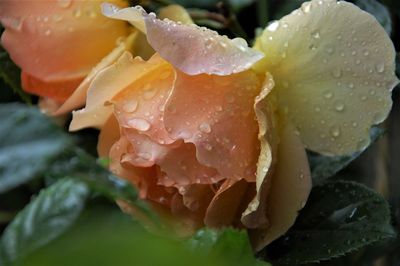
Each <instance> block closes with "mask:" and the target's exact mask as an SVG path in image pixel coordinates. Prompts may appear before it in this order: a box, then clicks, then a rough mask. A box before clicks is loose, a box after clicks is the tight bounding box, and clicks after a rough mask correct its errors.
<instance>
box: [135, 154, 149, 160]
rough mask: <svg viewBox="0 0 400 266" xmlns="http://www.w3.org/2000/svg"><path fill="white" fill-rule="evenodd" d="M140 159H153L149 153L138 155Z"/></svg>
mask: <svg viewBox="0 0 400 266" xmlns="http://www.w3.org/2000/svg"><path fill="white" fill-rule="evenodd" d="M137 155H138V156H139V157H140V158H142V159H145V160H150V159H151V154H150V153H148V152H139V153H138V154H137Z"/></svg>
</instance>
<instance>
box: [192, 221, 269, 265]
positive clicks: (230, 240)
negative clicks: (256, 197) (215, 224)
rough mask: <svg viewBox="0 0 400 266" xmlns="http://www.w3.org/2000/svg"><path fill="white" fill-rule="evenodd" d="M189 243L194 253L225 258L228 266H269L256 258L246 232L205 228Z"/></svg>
mask: <svg viewBox="0 0 400 266" xmlns="http://www.w3.org/2000/svg"><path fill="white" fill-rule="evenodd" d="M188 243H189V246H190V247H191V249H192V250H193V251H195V252H198V253H204V254H205V255H207V256H209V257H215V258H224V260H225V262H227V263H228V265H259V266H262V265H265V266H267V265H269V264H268V263H267V262H263V261H259V260H256V259H255V258H254V255H253V251H252V249H251V246H250V242H249V239H248V236H247V233H246V231H238V230H235V229H232V228H226V229H223V230H215V229H210V228H204V229H201V230H199V231H198V232H197V233H196V234H195V235H194V236H193V237H192V238H191V239H189V241H188Z"/></svg>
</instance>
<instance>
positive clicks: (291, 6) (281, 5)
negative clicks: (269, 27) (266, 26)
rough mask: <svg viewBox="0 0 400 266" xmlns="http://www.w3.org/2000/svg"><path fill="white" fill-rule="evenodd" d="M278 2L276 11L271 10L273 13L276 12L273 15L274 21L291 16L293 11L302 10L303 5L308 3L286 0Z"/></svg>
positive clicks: (304, 0) (298, 0)
mask: <svg viewBox="0 0 400 266" xmlns="http://www.w3.org/2000/svg"><path fill="white" fill-rule="evenodd" d="M276 2H277V6H276V7H275V8H274V9H272V8H271V11H274V12H273V13H272V14H271V17H272V19H273V20H277V19H281V18H282V17H284V16H286V15H289V14H290V13H291V12H292V11H293V10H295V9H297V8H300V6H301V4H302V3H304V2H307V0H284V1H276Z"/></svg>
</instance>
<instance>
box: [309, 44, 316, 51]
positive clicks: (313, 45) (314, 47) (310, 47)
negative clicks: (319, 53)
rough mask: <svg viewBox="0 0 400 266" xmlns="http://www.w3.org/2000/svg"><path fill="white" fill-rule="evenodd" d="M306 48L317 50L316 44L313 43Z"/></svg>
mask: <svg viewBox="0 0 400 266" xmlns="http://www.w3.org/2000/svg"><path fill="white" fill-rule="evenodd" d="M308 49H310V50H312V51H315V50H317V46H316V45H315V44H310V46H309V47H308Z"/></svg>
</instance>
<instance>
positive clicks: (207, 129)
mask: <svg viewBox="0 0 400 266" xmlns="http://www.w3.org/2000/svg"><path fill="white" fill-rule="evenodd" d="M199 130H200V131H201V132H203V133H210V132H211V127H210V125H209V124H208V123H201V124H200V126H199Z"/></svg>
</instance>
